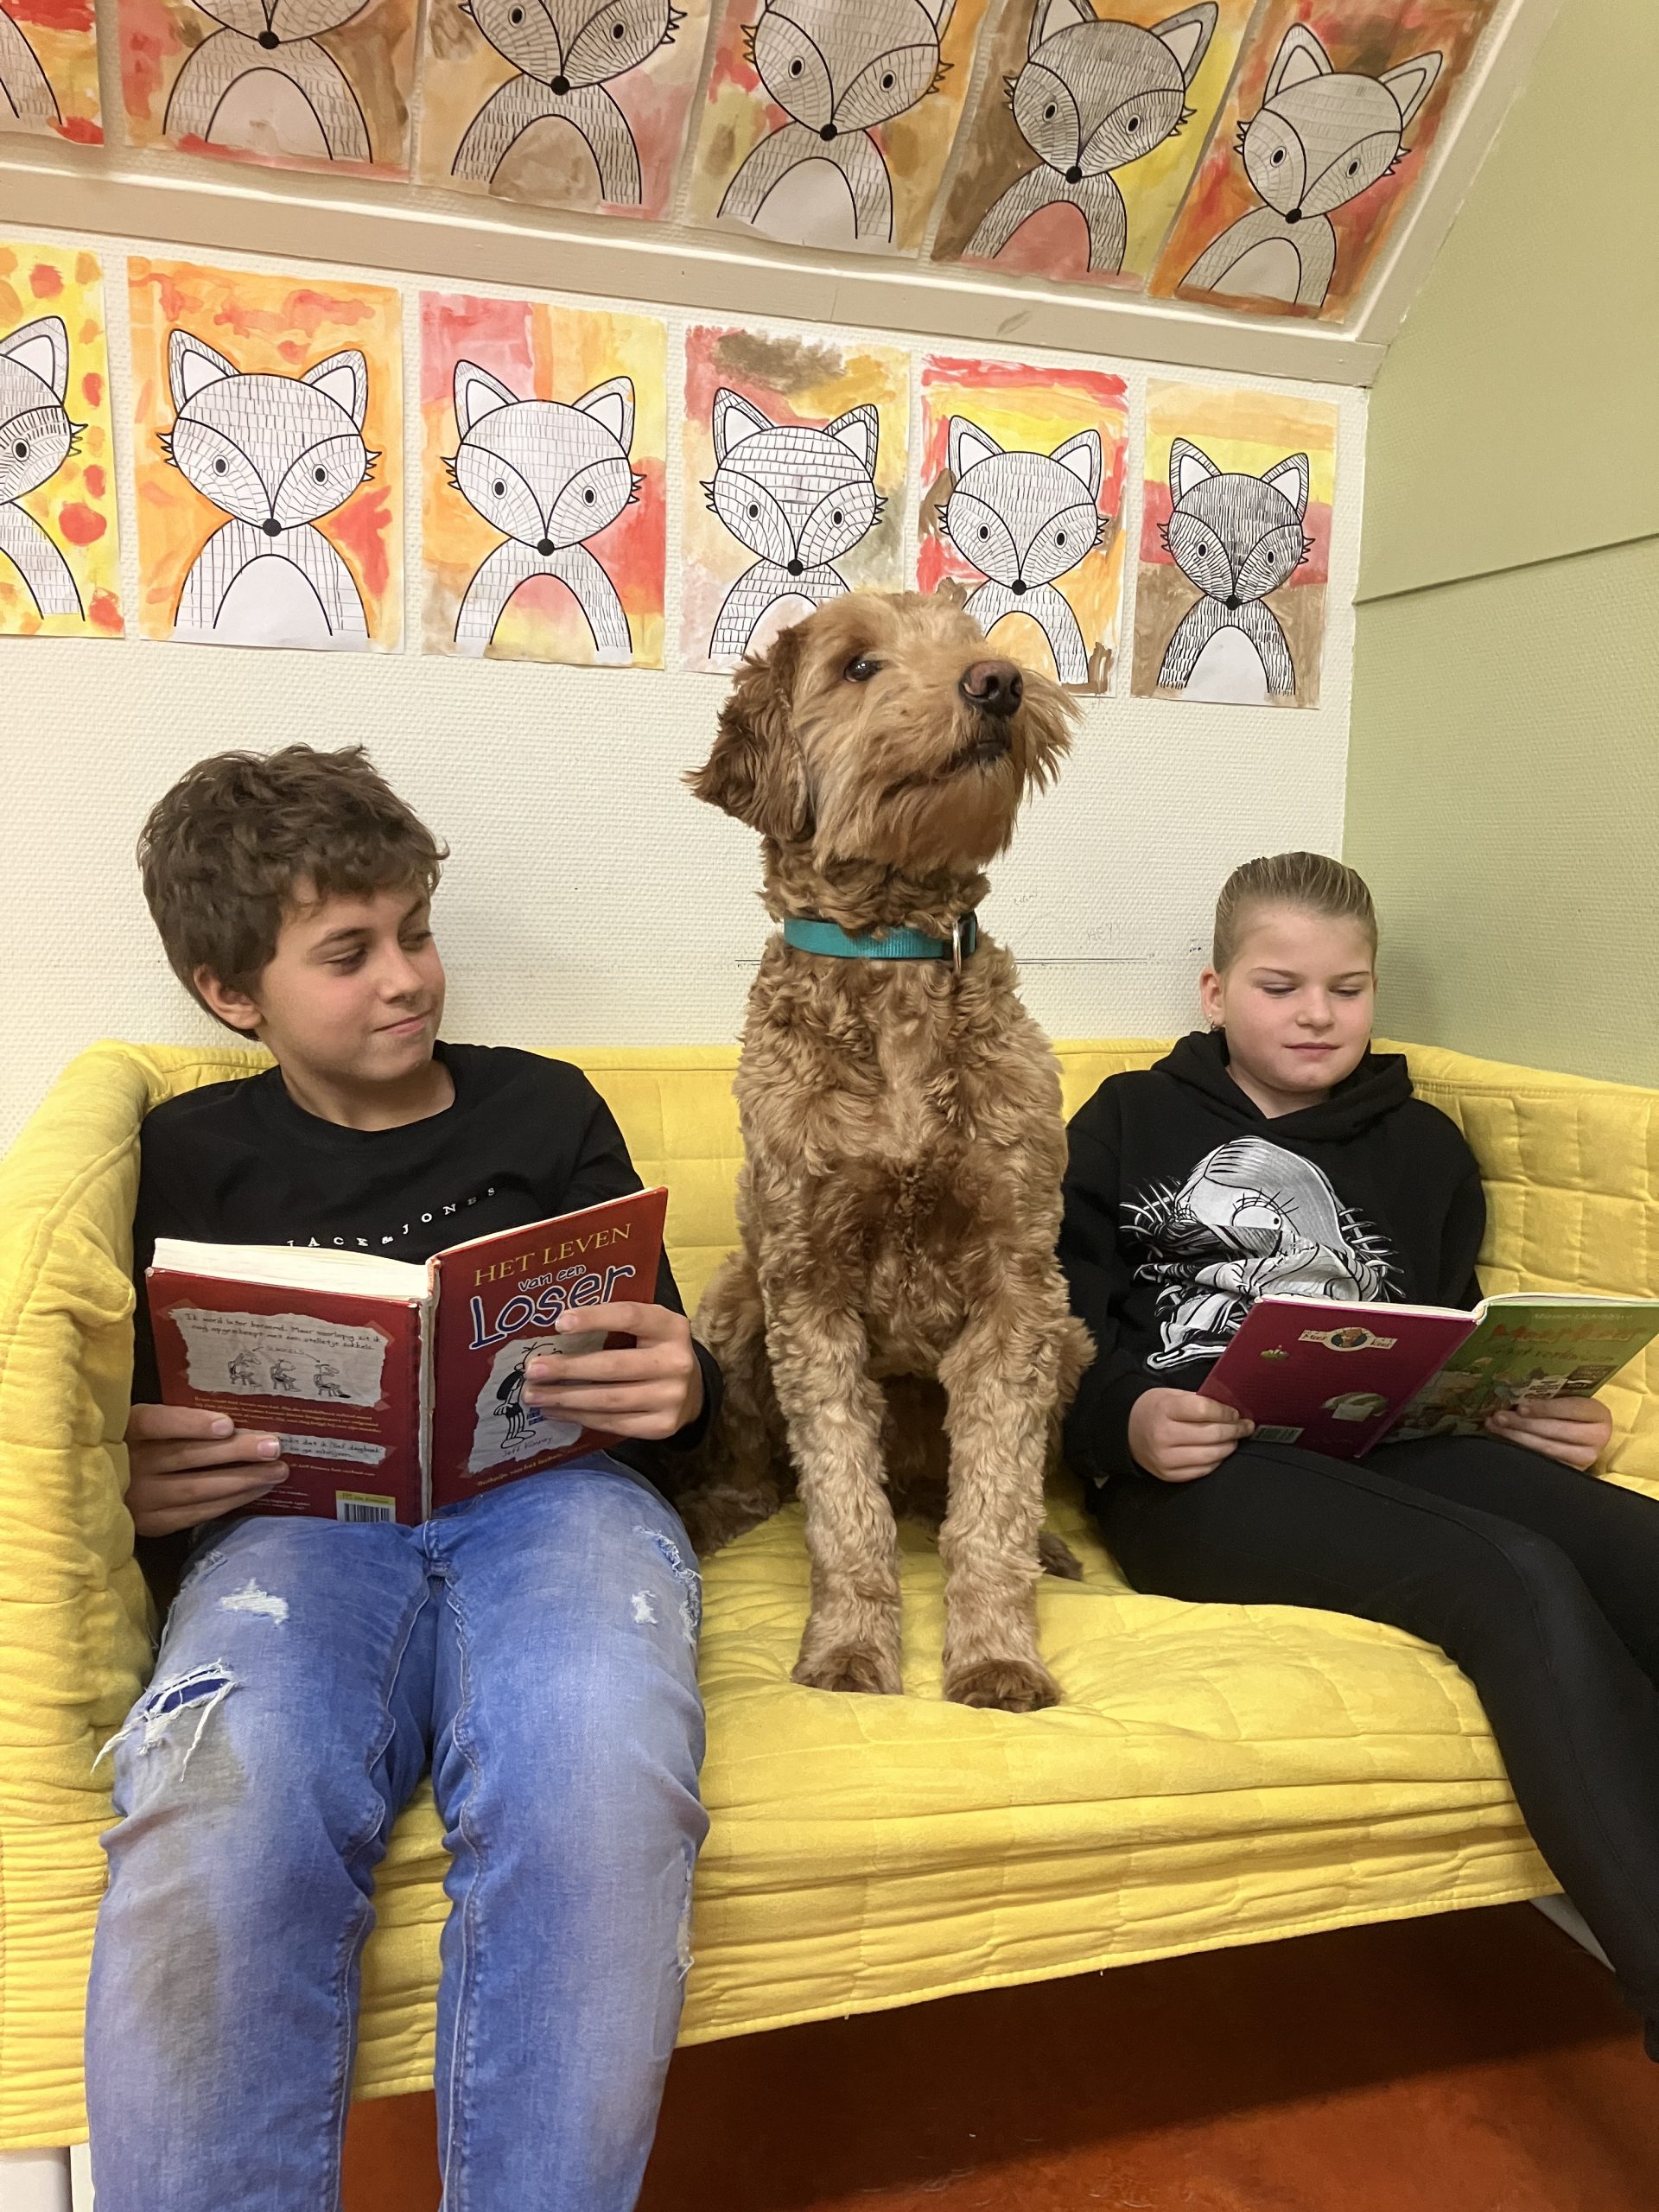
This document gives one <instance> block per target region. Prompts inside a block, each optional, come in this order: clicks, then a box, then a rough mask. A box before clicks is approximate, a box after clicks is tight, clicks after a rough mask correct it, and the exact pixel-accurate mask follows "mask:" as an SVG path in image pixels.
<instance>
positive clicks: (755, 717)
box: [685, 626, 812, 844]
mask: <svg viewBox="0 0 1659 2212" xmlns="http://www.w3.org/2000/svg"><path fill="white" fill-rule="evenodd" d="M800 664H801V632H800V629H799V627H798V626H796V627H794V628H791V629H788V630H780V631H779V633H778V635H777V637H776V638H775V639H773V640H772V645H771V648H770V650H769V651H768V652H766V655H765V657H764V658H761V659H760V660H745V661H744V662H742V663H741V664H740V666H739V668H738V671H737V675H736V677H735V678H734V681H733V683H732V688H731V691H730V694H729V695H728V698H727V701H726V703H725V705H724V706H723V707H722V708H721V710H720V732H719V734H718V736H716V738H715V749H714V751H713V752H712V753H710V754H709V758H708V760H706V761H704V763H703V765H702V767H701V768H694V769H692V770H691V771H690V773H689V774H688V775H687V777H686V779H685V780H686V782H687V783H688V784H689V785H690V787H691V789H692V791H694V792H695V793H696V797H697V798H701V799H706V800H707V801H708V803H709V805H710V806H717V807H719V808H720V810H721V812H722V813H725V814H731V815H734V816H735V817H737V819H738V820H739V821H740V822H747V823H748V825H749V827H750V828H751V829H758V830H759V831H760V835H761V836H763V837H775V838H776V839H777V840H778V841H779V843H781V844H787V843H790V842H792V841H793V840H796V839H798V838H801V837H804V836H807V834H808V833H809V831H810V829H811V826H812V822H811V808H810V804H809V803H808V800H807V796H806V768H805V764H804V762H803V760H802V759H801V748H800V747H799V746H798V744H797V743H796V741H795V732H794V726H793V712H792V708H793V700H794V693H795V677H796V675H797V672H798V670H799V668H800Z"/></svg>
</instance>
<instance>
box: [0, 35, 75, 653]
mask: <svg viewBox="0 0 1659 2212" xmlns="http://www.w3.org/2000/svg"><path fill="white" fill-rule="evenodd" d="M9 21H10V18H9V17H8V16H0V22H9ZM68 390H69V333H68V331H67V329H66V328H65V327H64V321H63V318H62V316H61V315H41V316H40V317H39V318H38V320H37V321H34V322H25V323H22V324H20V325H19V327H17V328H16V330H14V331H12V332H10V334H9V335H7V336H6V337H4V338H0V555H3V556H5V558H6V559H7V560H8V561H10V563H11V565H12V567H13V568H14V569H16V571H17V574H18V575H19V576H20V577H21V578H22V582H23V588H24V589H25V590H26V591H27V592H28V593H29V597H30V598H31V599H32V600H33V601H34V602H35V607H36V608H37V610H38V611H39V613H41V614H42V615H48V614H79V613H81V611H82V609H81V603H80V592H79V588H78V587H77V585H76V583H75V580H74V577H73V575H72V574H71V573H70V569H69V563H67V561H66V560H65V559H64V557H63V555H62V553H61V552H60V550H59V549H58V544H57V541H56V540H55V539H54V537H52V536H51V534H50V533H49V531H47V529H46V528H45V527H44V525H43V524H41V523H38V522H36V521H35V518H34V516H33V515H32V514H30V513H29V510H28V508H27V507H25V506H23V505H21V502H22V499H23V498H24V496H25V494H26V493H30V492H38V491H39V490H40V489H41V486H43V485H45V484H48V483H49V482H50V481H51V480H52V478H53V477H54V476H55V475H56V474H57V473H58V471H59V469H60V468H61V467H63V464H64V462H65V461H67V460H68V458H69V456H70V454H72V453H73V451H74V450H75V441H76V439H77V438H78V437H79V435H80V428H81V426H80V424H79V423H72V422H71V421H70V420H69V416H68V412H67V410H66V408H65V406H64V404H63V403H64V399H65V397H66V396H67V392H68Z"/></svg>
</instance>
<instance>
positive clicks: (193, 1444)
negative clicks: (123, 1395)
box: [126, 1406, 288, 1536]
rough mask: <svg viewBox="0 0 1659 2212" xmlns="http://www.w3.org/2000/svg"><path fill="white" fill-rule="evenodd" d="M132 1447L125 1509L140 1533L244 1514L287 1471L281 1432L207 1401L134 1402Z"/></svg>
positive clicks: (129, 1435)
mask: <svg viewBox="0 0 1659 2212" xmlns="http://www.w3.org/2000/svg"><path fill="white" fill-rule="evenodd" d="M126 1444H127V1466H128V1469H129V1474H128V1478H127V1510H128V1512H129V1513H130V1514H131V1516H132V1525H133V1527H134V1528H135V1529H137V1531H138V1534H139V1535H141V1536H170V1535H172V1534H173V1533H174V1531H175V1529H194V1527H195V1526H196V1524H197V1522H201V1521H217V1520H218V1519H219V1516H220V1515H221V1514H224V1513H238V1512H239V1511H240V1510H241V1509H242V1508H243V1507H244V1506H245V1505H251V1504H252V1503H253V1502H254V1500H255V1498H257V1497H264V1494H265V1492H266V1491H268V1490H270V1489H271V1488H273V1487H274V1485H275V1484H277V1483H279V1482H281V1481H282V1479H283V1476H284V1475H285V1474H286V1473H287V1472H288V1470H287V1468H286V1467H285V1466H284V1465H283V1462H282V1459H281V1457H280V1456H279V1455H280V1454H281V1452H282V1448H283V1446H282V1440H281V1438H280V1437H277V1436H272V1435H270V1434H269V1433H264V1434H262V1433H260V1432H259V1431H258V1430H257V1429H248V1428H238V1427H237V1426H236V1424H235V1422H234V1421H227V1420H226V1418H225V1416H224V1415H223V1414H210V1413H209V1412H208V1411H207V1408H205V1407H202V1406H135V1407H134V1408H132V1411H131V1413H130V1414H129V1415H128V1418H127V1436H126Z"/></svg>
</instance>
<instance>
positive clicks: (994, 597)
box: [941, 415, 1106, 683]
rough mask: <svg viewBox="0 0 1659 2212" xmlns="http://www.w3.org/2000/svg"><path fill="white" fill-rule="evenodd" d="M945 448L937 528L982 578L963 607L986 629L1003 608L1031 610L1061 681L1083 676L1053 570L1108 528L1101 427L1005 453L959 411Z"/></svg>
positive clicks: (1078, 645) (1082, 653)
mask: <svg viewBox="0 0 1659 2212" xmlns="http://www.w3.org/2000/svg"><path fill="white" fill-rule="evenodd" d="M948 452H949V459H950V474H951V477H952V480H953V481H954V484H955V489H954V490H953V491H952V493H951V494H950V498H949V499H947V500H946V502H945V505H944V517H943V520H942V523H941V531H942V534H943V535H944V537H946V538H947V539H948V540H949V542H950V543H951V544H952V545H953V546H955V548H956V550H957V552H958V553H960V554H961V556H963V560H964V561H966V562H968V563H969V565H970V566H971V567H973V568H976V569H978V570H979V573H980V574H981V575H982V576H983V577H984V578H985V582H983V583H982V584H981V585H980V587H979V588H978V589H977V590H976V591H975V592H974V593H972V594H971V595H970V596H969V601H968V604H967V607H966V609H965V610H964V611H965V612H966V613H969V614H971V615H972V616H973V618H974V620H975V621H976V622H977V623H978V625H979V626H980V628H981V629H982V630H983V631H984V632H986V634H987V635H989V633H990V632H991V631H992V630H993V629H995V626H996V625H997V624H998V623H999V622H1000V621H1001V620H1002V618H1003V616H1004V615H1006V614H1029V615H1030V616H1031V618H1032V620H1033V621H1034V622H1035V623H1036V624H1037V625H1038V626H1039V628H1040V629H1041V631H1042V632H1043V635H1044V636H1045V637H1046V639H1048V649H1049V651H1050V652H1052V654H1053V656H1054V671H1055V673H1056V675H1057V676H1058V677H1059V679H1060V681H1061V683H1086V682H1087V681H1088V677H1089V655H1088V651H1087V649H1086V647H1085V646H1084V641H1083V632H1082V631H1081V630H1080V629H1079V628H1078V627H1077V616H1076V615H1075V614H1074V613H1072V612H1071V606H1070V604H1069V603H1068V601H1067V600H1066V598H1065V594H1063V593H1062V592H1060V591H1058V590H1057V589H1056V588H1055V580H1056V578H1057V577H1059V576H1063V575H1067V574H1068V573H1069V572H1070V571H1071V569H1075V568H1076V567H1077V564H1078V563H1079V562H1080V561H1082V560H1083V559H1084V557H1085V556H1087V555H1088V554H1090V553H1092V552H1093V551H1094V550H1095V548H1096V545H1098V544H1099V543H1100V540H1101V536H1102V533H1103V531H1104V530H1105V528H1106V518H1104V517H1103V515H1102V513H1101V512H1100V510H1099V508H1098V507H1097V506H1096V504H1095V503H1096V500H1097V499H1099V497H1100V480H1101V472H1102V469H1103V467H1104V458H1105V457H1104V454H1103V451H1102V448H1101V442H1100V432H1099V431H1098V430H1079V431H1078V432H1077V435H1076V436H1075V437H1070V438H1067V439H1065V441H1064V442H1062V443H1061V444H1059V445H1058V446H1056V447H1055V448H1054V450H1053V452H1052V453H1007V452H1005V451H1004V449H1003V448H1002V447H1001V446H1000V445H998V443H997V442H996V440H995V438H994V437H992V435H990V433H989V431H988V430H982V429H981V428H980V427H979V425H978V423H969V422H968V421H966V420H965V419H964V418H963V416H960V415H957V416H952V417H951V420H950V430H949V433H948Z"/></svg>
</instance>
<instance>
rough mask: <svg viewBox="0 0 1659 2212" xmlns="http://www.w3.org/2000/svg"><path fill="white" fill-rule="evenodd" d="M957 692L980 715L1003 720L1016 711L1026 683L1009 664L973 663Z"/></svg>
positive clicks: (1018, 709) (988, 661)
mask: <svg viewBox="0 0 1659 2212" xmlns="http://www.w3.org/2000/svg"><path fill="white" fill-rule="evenodd" d="M957 689H958V690H960V691H961V693H962V696H963V698H964V699H965V700H966V701H967V702H968V704H969V706H970V707H973V708H976V709H977V710H978V712H979V713H981V714H982V715H998V716H1005V715H1014V714H1018V712H1019V711H1020V700H1021V699H1022V698H1023V697H1024V696H1025V691H1026V680H1025V678H1024V677H1022V676H1021V675H1020V671H1019V670H1018V669H1017V668H1016V667H1015V666H1014V663H1013V662H1012V661H1011V660H976V662H975V663H974V664H973V666H972V667H971V668H970V669H969V670H968V671H966V672H965V673H964V675H963V678H962V682H961V683H960V684H959V685H958V686H957Z"/></svg>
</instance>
